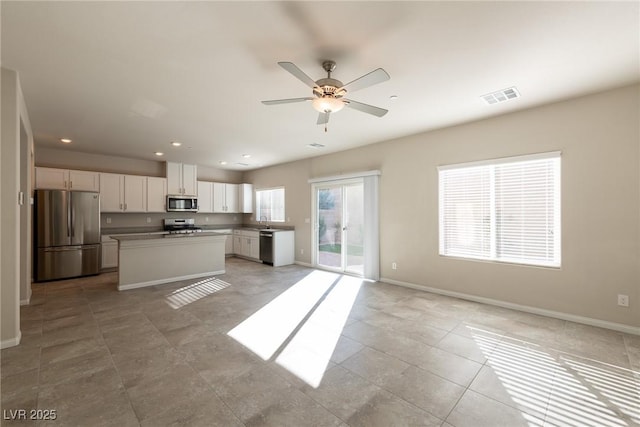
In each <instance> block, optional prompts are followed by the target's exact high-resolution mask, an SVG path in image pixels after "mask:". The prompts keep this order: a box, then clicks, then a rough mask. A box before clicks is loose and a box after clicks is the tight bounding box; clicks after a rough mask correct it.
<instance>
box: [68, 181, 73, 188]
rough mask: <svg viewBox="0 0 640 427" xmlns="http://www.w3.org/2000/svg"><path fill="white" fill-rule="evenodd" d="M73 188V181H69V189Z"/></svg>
mask: <svg viewBox="0 0 640 427" xmlns="http://www.w3.org/2000/svg"><path fill="white" fill-rule="evenodd" d="M72 188H73V181H69V190H71V189H72Z"/></svg>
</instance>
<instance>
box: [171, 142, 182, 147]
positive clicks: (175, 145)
mask: <svg viewBox="0 0 640 427" xmlns="http://www.w3.org/2000/svg"><path fill="white" fill-rule="evenodd" d="M171 145H173V146H174V147H180V146H181V145H182V142H180V141H171Z"/></svg>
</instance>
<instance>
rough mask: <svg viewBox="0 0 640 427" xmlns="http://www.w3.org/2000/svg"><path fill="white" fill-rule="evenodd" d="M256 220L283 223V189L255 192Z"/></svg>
mask: <svg viewBox="0 0 640 427" xmlns="http://www.w3.org/2000/svg"><path fill="white" fill-rule="evenodd" d="M256 220H258V221H264V220H266V221H272V222H284V187H280V188H271V189H268V190H257V191H256Z"/></svg>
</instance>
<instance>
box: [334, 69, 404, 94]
mask: <svg viewBox="0 0 640 427" xmlns="http://www.w3.org/2000/svg"><path fill="white" fill-rule="evenodd" d="M390 78H391V77H390V76H389V74H387V72H386V71H385V70H383V69H382V68H378V69H376V70H373V71H372V72H370V73H369V74H365V75H364V76H362V77H358V78H357V79H355V80H353V81H351V82H349V83H347V84H346V85H344V86H342V87H341V88H340V89H346V90H347V91H348V92H355V91H357V90H360V89H364V88H366V87H369V86H373V85H376V84H378V83H382V82H386V81H387V80H389V79H390Z"/></svg>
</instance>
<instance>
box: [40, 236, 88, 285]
mask: <svg viewBox="0 0 640 427" xmlns="http://www.w3.org/2000/svg"><path fill="white" fill-rule="evenodd" d="M99 272H100V245H99V244H98V245H77V246H58V247H52V248H38V251H37V259H36V281H38V282H41V281H45V280H55V279H66V278H70V277H78V276H88V275H91V274H98V273H99Z"/></svg>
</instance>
